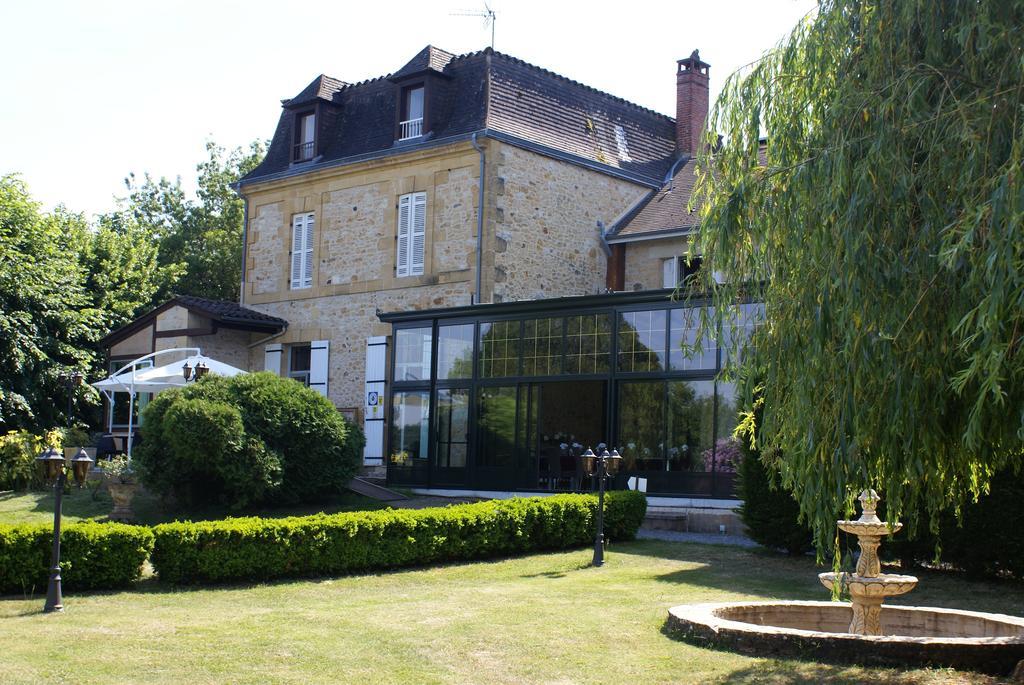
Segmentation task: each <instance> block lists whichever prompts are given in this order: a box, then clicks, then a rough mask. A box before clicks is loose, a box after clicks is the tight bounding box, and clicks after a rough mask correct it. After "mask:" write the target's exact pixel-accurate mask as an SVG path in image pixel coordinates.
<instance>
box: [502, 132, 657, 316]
mask: <svg viewBox="0 0 1024 685" xmlns="http://www.w3.org/2000/svg"><path fill="white" fill-rule="evenodd" d="M492 149H495V150H496V156H495V157H496V158H495V160H494V165H495V174H496V178H495V179H494V183H493V185H492V189H493V192H494V196H495V203H494V204H493V205H492V206H493V207H494V212H493V220H494V223H493V227H494V233H493V236H492V235H488V236H487V237H488V238H489V239H490V240H489V242H490V247H491V249H492V250H493V258H494V272H493V278H494V286H493V296H494V301H495V302H499V301H511V300H524V299H538V298H542V297H543V298H550V297H566V296H571V295H593V294H596V293H600V292H603V291H604V289H605V274H606V272H607V255H606V253H605V251H604V249H603V247H602V245H601V238H600V229H599V228H598V222H599V221H600V222H602V224H603V225H604V226H610V225H611V224H612V222H614V221H615V220H616V219H618V218H619V216H620V215H622V213H623V212H625V211H626V210H627V209H629V207H631V206H632V205H633V204H634V203H635V202H636V201H637V200H639V199H640V198H641V197H642V196H643V194H644V193H646V192H647V190H648V189H647V188H645V187H643V186H640V185H637V184H634V183H630V182H628V181H624V180H621V179H617V178H614V177H612V176H608V175H605V174H601V173H598V172H596V171H591V170H589V169H584V168H582V167H579V166H576V165H573V164H569V163H566V162H562V161H559V160H556V159H552V158H550V157H545V156H542V155H539V154H536V153H533V152H529V151H527V150H522V149H520V148H517V147H513V146H511V145H506V144H501V145H497V146H494V148H492ZM485 235H487V234H485ZM484 264H485V265H487V259H486V258H485V261H484Z"/></svg>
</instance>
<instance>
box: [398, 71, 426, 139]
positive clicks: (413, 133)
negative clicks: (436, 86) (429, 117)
mask: <svg viewBox="0 0 1024 685" xmlns="http://www.w3.org/2000/svg"><path fill="white" fill-rule="evenodd" d="M423 92H424V89H423V85H422V84H420V85H418V86H411V87H409V88H405V89H404V90H403V91H402V112H401V116H400V117H399V121H398V139H399V140H409V139H410V138H419V137H420V136H422V135H423Z"/></svg>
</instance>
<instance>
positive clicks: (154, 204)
mask: <svg viewBox="0 0 1024 685" xmlns="http://www.w3.org/2000/svg"><path fill="white" fill-rule="evenodd" d="M206 151H207V153H208V155H209V158H208V159H207V160H206V161H204V162H202V163H200V164H199V165H198V166H197V167H196V171H197V178H196V187H197V190H196V196H197V197H196V199H195V200H192V199H190V198H189V197H188V196H187V194H186V192H185V190H184V189H183V188H182V184H181V178H180V177H179V178H177V179H175V180H174V181H171V180H169V179H167V178H163V177H161V178H159V179H154V178H153V177H151V176H150V175H149V174H148V173H147V174H145V175H144V176H143V179H142V181H141V183H140V182H139V181H137V180H136V178H135V175H134V174H132V175H129V177H128V178H127V179H126V180H125V184H126V185H127V188H128V197H127V198H125V200H124V209H125V211H127V212H128V213H129V214H131V215H132V216H133V217H134V219H135V220H136V221H137V222H138V223H139V224H140V225H142V226H144V227H146V228H147V229H148V230H149V231H150V232H151V233H152V234H153V235H154V236H155V238H156V240H157V242H158V245H159V263H160V265H161V266H163V267H167V268H171V267H174V266H175V265H181V268H182V269H183V274H182V276H181V278H180V279H179V280H178V281H177V282H176V284H175V286H174V289H175V292H176V293H177V294H182V295H197V296H199V297H209V298H211V299H216V300H229V301H234V300H237V298H238V291H239V287H240V284H241V282H242V223H243V218H244V211H245V203H244V202H243V201H242V199H241V198H240V197H238V196H237V195H236V194H235V192H234V190H232V189H231V183H234V182H235V181H237V180H238V179H239V178H241V177H242V176H243V175H245V174H246V173H248V172H249V171H250V170H252V169H253V168H255V167H256V165H257V164H259V162H260V160H261V159H262V158H263V155H264V152H265V148H264V145H263V144H262V143H260V142H254V143H252V144H250V145H249V147H248V149H243V148H235V149H234V150H231V151H226V150H225V149H224V148H222V147H220V146H219V145H217V144H215V143H213V142H207V143H206ZM170 294H171V293H170V291H169V290H163V291H161V292H160V294H159V297H158V299H165V298H166V297H167V296H169V295H170Z"/></svg>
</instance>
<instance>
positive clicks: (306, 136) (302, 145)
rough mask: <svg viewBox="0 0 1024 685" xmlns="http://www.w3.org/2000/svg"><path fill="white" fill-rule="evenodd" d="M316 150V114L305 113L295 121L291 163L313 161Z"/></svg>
mask: <svg viewBox="0 0 1024 685" xmlns="http://www.w3.org/2000/svg"><path fill="white" fill-rule="evenodd" d="M315 148H316V113H315V112H306V113H305V114H300V115H298V117H296V119H295V147H294V148H293V151H292V161H293V162H306V161H309V160H311V159H313V156H314V152H315Z"/></svg>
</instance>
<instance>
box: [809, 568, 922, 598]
mask: <svg viewBox="0 0 1024 685" xmlns="http://www.w3.org/2000/svg"><path fill="white" fill-rule="evenodd" d="M837 576H838V577H839V579H840V580H839V584H840V585H842V586H843V587H845V588H847V589H848V590H849V591H850V594H851V595H853V596H855V597H879V598H884V597H896V596H897V595H905V594H907V593H908V592H910V591H911V590H913V589H914V587H915V586H916V585H917V578H915V577H914V576H901V575H897V574H895V573H883V574H881V575H878V576H874V577H868V578H865V577H863V576H858V575H854V574H852V573H832V572H831V571H830V572H829V573H819V574H818V580H820V581H821V584H822V585H824V586H825V587H827V588H828V589H830V590H831V589H832V585H833V584H834V583H835V581H836V577H837Z"/></svg>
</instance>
